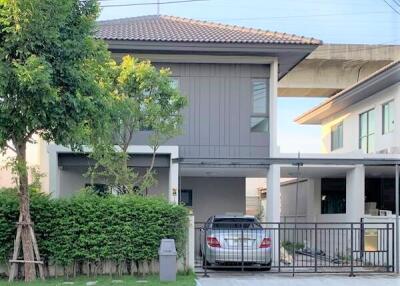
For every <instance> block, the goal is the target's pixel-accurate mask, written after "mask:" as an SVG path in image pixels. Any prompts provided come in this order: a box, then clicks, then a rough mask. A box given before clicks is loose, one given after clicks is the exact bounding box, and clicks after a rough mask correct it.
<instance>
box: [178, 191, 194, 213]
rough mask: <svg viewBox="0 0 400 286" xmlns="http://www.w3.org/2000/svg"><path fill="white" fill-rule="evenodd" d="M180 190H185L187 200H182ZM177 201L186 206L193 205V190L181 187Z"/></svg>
mask: <svg viewBox="0 0 400 286" xmlns="http://www.w3.org/2000/svg"><path fill="white" fill-rule="evenodd" d="M182 192H187V193H188V194H189V195H188V196H189V202H188V203H186V202H184V201H182ZM179 203H183V204H184V205H185V206H186V207H189V208H191V207H193V190H192V189H181V190H180V191H179Z"/></svg>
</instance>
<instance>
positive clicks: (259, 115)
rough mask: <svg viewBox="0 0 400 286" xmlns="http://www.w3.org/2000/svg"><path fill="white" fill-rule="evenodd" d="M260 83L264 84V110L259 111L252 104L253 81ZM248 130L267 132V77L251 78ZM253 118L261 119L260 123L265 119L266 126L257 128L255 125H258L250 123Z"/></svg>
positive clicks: (253, 98) (253, 95) (253, 100)
mask: <svg viewBox="0 0 400 286" xmlns="http://www.w3.org/2000/svg"><path fill="white" fill-rule="evenodd" d="M257 82H258V83H260V82H262V83H263V84H264V86H265V110H264V112H259V111H258V110H256V108H255V107H256V106H255V105H254V102H255V94H254V85H255V83H257ZM250 105H251V106H250V110H251V111H250V120H249V123H250V132H251V133H268V132H269V116H268V113H269V110H268V106H269V92H268V79H267V78H251V101H250ZM254 119H261V121H260V123H261V122H262V121H263V120H265V121H266V128H265V129H263V130H257V129H256V128H255V127H256V126H257V125H258V124H257V125H254V126H253V124H252V121H253V120H254Z"/></svg>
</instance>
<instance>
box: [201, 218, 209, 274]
mask: <svg viewBox="0 0 400 286" xmlns="http://www.w3.org/2000/svg"><path fill="white" fill-rule="evenodd" d="M203 242H204V244H203V248H204V251H202V254H203V259H202V260H203V269H204V275H203V277H209V276H208V273H207V248H208V247H207V223H205V224H204V241H203Z"/></svg>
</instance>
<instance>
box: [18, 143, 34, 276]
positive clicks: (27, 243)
mask: <svg viewBox="0 0 400 286" xmlns="http://www.w3.org/2000/svg"><path fill="white" fill-rule="evenodd" d="M14 145H15V148H16V151H17V172H18V189H19V211H20V216H21V217H22V220H21V224H22V231H21V243H22V251H23V257H24V261H31V262H32V261H34V260H35V256H34V253H33V241H32V236H31V234H30V229H29V225H31V224H32V220H31V214H30V208H29V193H28V169H27V164H26V142H22V143H17V144H14ZM24 276H25V281H26V282H29V281H32V280H35V278H36V270H35V264H33V263H24Z"/></svg>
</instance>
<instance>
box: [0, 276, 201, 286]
mask: <svg viewBox="0 0 400 286" xmlns="http://www.w3.org/2000/svg"><path fill="white" fill-rule="evenodd" d="M194 279H195V275H194V274H188V275H178V276H177V281H176V282H163V283H162V282H160V281H159V277H158V276H145V277H132V276H122V277H117V278H110V277H108V276H98V277H97V278H94V277H92V278H87V277H84V276H82V277H79V278H76V279H74V280H68V282H67V283H63V282H66V280H64V279H60V278H59V279H47V280H46V281H40V280H38V281H35V282H32V283H28V284H26V283H24V282H13V283H9V282H8V281H7V280H0V286H14V285H15V286H22V285H30V286H39V285H40V286H41V285H54V286H63V285H74V286H75V285H76V286H86V283H87V282H88V281H97V283H96V284H95V285H96V286H105V285H116V286H118V285H120V286H125V285H126V286H133V285H135V286H139V285H143V286H158V285H176V286H194V285H195V284H196V283H195V281H194ZM113 280H114V281H113ZM70 282H73V284H72V283H70Z"/></svg>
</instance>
